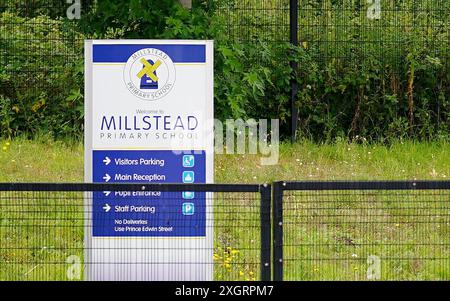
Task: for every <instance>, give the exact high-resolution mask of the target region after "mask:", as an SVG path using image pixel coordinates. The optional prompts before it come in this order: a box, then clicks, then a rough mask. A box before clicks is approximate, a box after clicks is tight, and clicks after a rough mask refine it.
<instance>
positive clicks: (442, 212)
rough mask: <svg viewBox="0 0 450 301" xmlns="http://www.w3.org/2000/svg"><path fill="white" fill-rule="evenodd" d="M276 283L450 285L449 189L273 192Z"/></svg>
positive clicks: (294, 187)
mask: <svg viewBox="0 0 450 301" xmlns="http://www.w3.org/2000/svg"><path fill="white" fill-rule="evenodd" d="M273 190H274V200H273V208H274V212H273V214H274V215H273V216H274V220H273V224H274V229H273V233H274V253H273V254H274V256H273V262H274V280H283V279H284V280H449V279H450V182H449V181H442V182H426V181H417V182H280V183H276V184H275V185H274V188H273Z"/></svg>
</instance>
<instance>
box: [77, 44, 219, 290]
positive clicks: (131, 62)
mask: <svg viewBox="0 0 450 301" xmlns="http://www.w3.org/2000/svg"><path fill="white" fill-rule="evenodd" d="M85 100H86V101H85V181H86V182H94V183H117V182H121V183H123V182H128V183H143V184H151V183H212V181H213V150H214V149H213V133H212V130H213V42H212V41H181V40H88V41H86V42H85ZM211 199H212V198H211V195H208V194H207V193H204V192H190V191H184V192H170V193H168V192H160V191H139V192H138V191H136V192H130V191H127V192H125V191H103V192H95V193H93V194H92V195H90V196H89V197H87V198H86V202H85V203H86V204H85V206H86V214H87V220H88V221H89V223H88V224H86V230H85V244H86V250H87V251H86V254H85V257H86V258H85V261H86V272H85V274H86V277H87V279H89V280H197V281H198V280H212V251H213V250H212V249H213V231H212V210H211V209H210V208H212V206H211V205H212V204H211Z"/></svg>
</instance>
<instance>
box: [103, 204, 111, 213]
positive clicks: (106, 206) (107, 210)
mask: <svg viewBox="0 0 450 301" xmlns="http://www.w3.org/2000/svg"><path fill="white" fill-rule="evenodd" d="M103 210H105V212H109V210H111V206H109V205H108V204H105V206H103Z"/></svg>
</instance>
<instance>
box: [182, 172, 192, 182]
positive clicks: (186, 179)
mask: <svg viewBox="0 0 450 301" xmlns="http://www.w3.org/2000/svg"><path fill="white" fill-rule="evenodd" d="M183 183H194V172H193V171H183Z"/></svg>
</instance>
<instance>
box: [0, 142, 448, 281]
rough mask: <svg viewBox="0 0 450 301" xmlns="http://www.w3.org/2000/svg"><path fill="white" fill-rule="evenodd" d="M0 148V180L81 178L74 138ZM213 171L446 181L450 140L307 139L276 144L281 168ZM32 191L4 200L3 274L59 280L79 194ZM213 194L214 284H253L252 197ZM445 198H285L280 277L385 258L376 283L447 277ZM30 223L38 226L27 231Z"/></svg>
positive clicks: (270, 177) (357, 268) (225, 162)
mask: <svg viewBox="0 0 450 301" xmlns="http://www.w3.org/2000/svg"><path fill="white" fill-rule="evenodd" d="M0 147H1V149H0V182H82V181H83V146H82V144H81V143H79V142H55V141H52V140H49V139H36V140H34V141H29V140H26V139H21V138H18V139H15V140H13V141H9V142H8V141H0ZM215 170H216V171H215V181H216V182H217V183H237V182H239V183H262V182H271V181H279V180H411V179H421V180H422V179H434V180H445V179H448V177H450V145H449V144H448V143H447V142H432V143H414V142H403V143H402V142H398V143H394V144H392V145H390V146H385V145H377V144H375V145H361V144H355V143H344V142H339V143H335V144H324V145H317V144H314V143H311V142H307V141H305V142H301V143H298V144H296V145H289V144H285V145H282V146H281V148H280V160H279V164H277V165H274V166H262V165H261V164H260V158H259V156H256V155H216V158H215ZM3 196H5V194H3ZM38 196H41V197H42V198H40V199H38V198H36V195H31V194H30V193H21V194H16V195H13V196H12V197H11V195H6V197H0V207H2V210H1V211H0V226H1V228H0V241H1V246H2V247H1V248H0V279H20V280H36V279H47V278H48V277H49V275H51V279H63V280H64V279H67V277H66V272H67V269H68V268H69V267H70V264H67V263H65V261H66V258H67V257H68V256H69V255H73V254H75V255H77V256H79V257H80V258H82V254H83V221H82V220H83V217H82V209H81V208H82V204H83V198H82V195H81V194H71V195H70V197H68V198H65V197H64V194H63V193H53V194H52V198H49V197H48V195H45V194H42V195H38ZM214 198H215V205H216V208H215V212H216V214H215V250H214V252H215V254H216V255H215V257H216V259H215V263H216V265H215V279H219V280H227V279H234V280H252V279H258V275H259V271H258V266H257V265H255V263H257V262H258V259H259V253H258V247H259V235H258V233H259V232H258V231H259V230H258V226H259V225H258V217H259V213H258V212H259V211H258V210H259V209H258V202H259V201H258V198H257V197H256V196H255V195H250V194H247V195H244V194H242V195H239V196H236V195H230V194H215V197H214ZM64 199H66V200H73V202H72V203H71V202H70V201H69V202H67V201H66V202H65V203H64V207H63V208H64V210H61V208H62V207H61V206H60V205H61V200H64ZM12 200H13V201H14V202H13V201H12ZM16 202H18V204H19V205H20V206H21V207H20V208H32V210H33V211H32V212H31V213H27V212H23V209H21V210H17V208H19V207H14V206H12V205H14V204H16ZM449 202H450V196H449V195H448V193H447V194H446V193H444V192H441V193H440V194H439V195H438V196H432V195H429V194H424V193H420V192H417V193H415V192H410V193H408V195H407V196H405V195H402V194H401V192H395V193H393V194H390V195H387V194H383V192H368V193H367V194H364V195H363V196H361V195H358V194H357V193H351V194H348V195H344V194H342V192H340V195H336V194H335V195H327V194H320V193H315V194H314V193H300V192H298V193H293V194H289V195H287V196H286V198H285V208H286V209H289V210H288V211H286V216H285V238H284V239H285V243H286V244H287V245H288V246H286V247H285V258H286V259H291V260H287V261H286V262H285V271H286V272H285V277H286V279H296V280H298V279H302V280H308V279H348V280H356V279H366V271H367V268H368V264H367V257H368V256H370V255H377V256H380V257H382V258H383V261H382V279H450V267H449V260H448V258H450V247H449V246H450V220H449V215H450V214H449ZM36 208H38V209H39V210H36ZM68 216H70V218H69V219H67V217H68ZM65 218H66V219H65ZM359 221H363V223H358V222H359ZM366 221H371V223H367V222H366ZM37 223H39V225H43V226H41V227H33V225H36V224H37ZM349 241H350V242H351V243H348V242H349ZM425 257H427V258H447V260H441V259H436V260H432V259H428V260H424V258H425ZM388 258H389V259H388ZM294 259H295V260H294ZM298 259H304V260H298ZM319 259H320V260H319ZM39 262H44V263H49V262H52V263H56V264H50V265H48V264H40V263H39Z"/></svg>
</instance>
